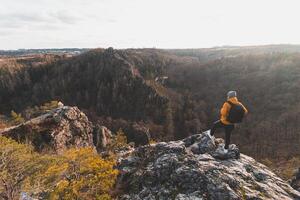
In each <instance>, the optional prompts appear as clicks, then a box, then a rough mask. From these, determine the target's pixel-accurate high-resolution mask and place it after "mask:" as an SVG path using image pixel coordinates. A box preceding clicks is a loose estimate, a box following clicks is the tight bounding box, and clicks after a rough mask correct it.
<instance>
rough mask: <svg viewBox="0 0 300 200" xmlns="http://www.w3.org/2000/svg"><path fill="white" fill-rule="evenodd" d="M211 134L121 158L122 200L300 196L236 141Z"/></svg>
mask: <svg viewBox="0 0 300 200" xmlns="http://www.w3.org/2000/svg"><path fill="white" fill-rule="evenodd" d="M223 145H224V144H223V143H222V142H220V140H215V139H214V138H211V137H210V136H209V135H207V134H198V135H194V136H191V137H188V138H186V139H184V140H179V141H172V142H168V143H166V142H160V143H157V144H151V145H148V146H142V147H139V148H137V149H135V150H134V151H133V152H132V153H131V154H130V155H129V156H128V157H126V158H123V159H122V160H121V161H120V164H119V169H120V171H121V176H120V178H119V184H118V185H122V186H123V191H124V194H123V195H121V196H120V197H119V199H121V200H129V199H130V200H140V199H147V200H152V199H153V200H156V199H161V200H164V199H176V200H191V199H193V200H197V199H198V200H202V199H203V200H205V199H213V200H226V199H228V200H229V199H235V200H238V199H248V200H250V199H252V200H254V199H278V200H282V199H285V200H287V199H300V193H299V192H298V191H296V190H294V189H293V188H292V187H291V186H290V185H289V184H288V183H287V182H285V181H283V180H282V179H280V178H279V177H277V176H276V175H275V174H274V173H273V172H271V171H270V170H269V169H268V168H267V167H266V166H264V165H262V164H260V163H258V162H256V161H255V160H254V159H253V158H251V157H248V156H246V155H243V154H240V153H239V150H238V148H237V147H236V146H235V145H231V146H230V148H229V151H228V152H227V153H226V152H225V151H224V149H223Z"/></svg>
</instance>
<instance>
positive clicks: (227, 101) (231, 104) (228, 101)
mask: <svg viewBox="0 0 300 200" xmlns="http://www.w3.org/2000/svg"><path fill="white" fill-rule="evenodd" d="M226 102H227V103H229V104H230V105H231V106H233V105H234V103H232V102H231V101H226Z"/></svg>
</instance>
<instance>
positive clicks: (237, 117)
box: [227, 101, 245, 123]
mask: <svg viewBox="0 0 300 200" xmlns="http://www.w3.org/2000/svg"><path fill="white" fill-rule="evenodd" d="M227 103H229V104H230V105H231V108H230V111H229V113H228V116H227V120H228V121H229V122H230V123H241V122H242V121H243V118H244V115H245V110H244V108H243V106H242V105H240V104H234V103H232V102H230V101H227Z"/></svg>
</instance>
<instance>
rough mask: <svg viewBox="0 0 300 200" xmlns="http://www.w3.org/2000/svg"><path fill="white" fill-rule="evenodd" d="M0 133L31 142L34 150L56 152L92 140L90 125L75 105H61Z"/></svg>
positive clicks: (88, 144) (86, 144)
mask: <svg viewBox="0 0 300 200" xmlns="http://www.w3.org/2000/svg"><path fill="white" fill-rule="evenodd" d="M0 135H3V136H6V137H10V138H12V139H14V140H17V141H19V142H22V143H30V144H32V145H33V146H34V148H35V149H36V150H37V151H49V150H50V151H54V152H57V153H60V152H62V151H63V150H65V149H67V148H69V147H85V146H91V147H93V148H94V144H93V126H92V123H91V122H90V121H89V120H88V118H87V116H86V115H85V114H84V113H83V112H81V111H80V110H79V109H78V108H77V107H70V106H60V107H59V108H56V109H53V110H51V111H50V112H48V113H46V114H43V115H40V116H38V117H36V118H33V119H31V120H29V121H26V122H25V123H22V124H20V125H18V126H13V127H10V128H7V129H3V130H0Z"/></svg>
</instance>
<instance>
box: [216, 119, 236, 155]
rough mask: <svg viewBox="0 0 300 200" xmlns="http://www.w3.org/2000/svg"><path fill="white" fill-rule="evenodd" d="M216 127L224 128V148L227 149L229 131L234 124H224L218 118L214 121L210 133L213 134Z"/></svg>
mask: <svg viewBox="0 0 300 200" xmlns="http://www.w3.org/2000/svg"><path fill="white" fill-rule="evenodd" d="M218 128H223V129H224V130H225V149H228V147H229V144H230V136H231V132H232V131H233V129H234V124H230V125H226V124H223V123H222V122H221V120H218V121H216V122H214V124H213V126H212V128H211V131H210V134H211V135H214V134H215V131H216V129H218Z"/></svg>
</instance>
